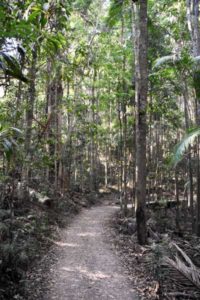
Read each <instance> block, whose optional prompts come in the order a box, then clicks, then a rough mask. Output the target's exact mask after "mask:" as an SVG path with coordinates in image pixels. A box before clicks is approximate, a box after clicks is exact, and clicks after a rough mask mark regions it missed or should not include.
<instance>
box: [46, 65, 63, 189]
mask: <svg viewBox="0 0 200 300" xmlns="http://www.w3.org/2000/svg"><path fill="white" fill-rule="evenodd" d="M48 68H49V71H52V70H51V69H52V68H51V63H49V66H48ZM52 77H53V79H52V81H50V82H49V85H48V88H47V114H48V118H50V123H49V127H48V132H47V136H48V139H49V141H50V142H49V145H48V147H47V149H48V153H49V155H50V158H51V159H52V163H51V166H50V167H49V170H48V173H47V174H48V180H49V182H50V183H51V184H54V187H55V188H59V189H61V175H62V174H61V171H62V165H61V152H62V148H61V147H62V145H61V113H60V104H61V100H62V97H63V87H62V76H61V68H60V67H58V68H57V71H56V74H55V75H53V74H52Z"/></svg>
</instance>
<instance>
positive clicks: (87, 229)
mask: <svg viewBox="0 0 200 300" xmlns="http://www.w3.org/2000/svg"><path fill="white" fill-rule="evenodd" d="M116 209H117V208H116V207H115V206H110V205H101V206H96V207H93V208H91V209H85V210H84V211H83V212H82V213H81V214H80V215H79V216H77V217H76V218H75V219H74V220H73V222H72V223H71V225H70V226H69V227H68V228H66V229H64V230H63V232H62V239H61V241H60V242H59V247H57V248H56V256H57V262H56V263H55V264H54V265H53V266H52V267H51V270H50V272H49V274H48V276H47V280H46V282H48V284H47V286H46V288H45V290H46V291H47V292H46V293H45V295H44V296H43V298H42V299H44V300H55V299H56V300H79V299H87V300H97V299H98V300H109V299H114V300H138V299H139V298H138V296H137V293H136V292H135V291H134V290H133V287H132V286H131V284H130V282H129V279H128V277H127V275H126V272H125V270H124V268H123V267H122V265H121V264H120V261H119V257H117V256H116V254H115V253H114V252H113V251H112V249H111V248H112V246H111V245H110V244H109V242H108V241H107V242H106V238H105V236H106V230H105V226H104V224H105V223H106V222H107V220H109V219H110V217H111V216H112V215H113V214H114V212H115V211H116Z"/></svg>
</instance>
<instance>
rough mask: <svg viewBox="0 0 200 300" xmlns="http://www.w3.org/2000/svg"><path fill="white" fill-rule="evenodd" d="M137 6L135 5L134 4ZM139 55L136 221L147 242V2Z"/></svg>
mask: <svg viewBox="0 0 200 300" xmlns="http://www.w3.org/2000/svg"><path fill="white" fill-rule="evenodd" d="M136 5H137V4H136ZM138 29H139V35H137V36H138V38H139V53H136V54H135V56H136V69H138V72H136V109H137V112H136V220H137V236H138V242H139V243H140V244H141V245H142V244H145V243H146V242H147V230H146V107H147V91H148V73H147V72H148V69H147V0H141V1H140V4H139V28H138Z"/></svg>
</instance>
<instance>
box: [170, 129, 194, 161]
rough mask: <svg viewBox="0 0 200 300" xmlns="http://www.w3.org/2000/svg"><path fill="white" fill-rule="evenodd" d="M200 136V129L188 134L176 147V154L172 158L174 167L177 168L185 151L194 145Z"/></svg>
mask: <svg viewBox="0 0 200 300" xmlns="http://www.w3.org/2000/svg"><path fill="white" fill-rule="evenodd" d="M199 135H200V128H196V129H193V130H192V131H191V132H190V133H189V134H187V135H186V136H185V137H184V138H183V139H182V141H181V142H180V143H179V144H178V145H177V146H176V148H175V152H174V155H173V158H172V165H174V166H176V165H177V164H178V163H179V162H180V161H181V160H182V159H183V155H184V153H185V151H187V150H188V148H189V146H190V145H191V144H193V143H194V141H195V139H196V138H197V137H198V136H199Z"/></svg>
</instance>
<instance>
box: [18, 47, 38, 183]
mask: <svg viewBox="0 0 200 300" xmlns="http://www.w3.org/2000/svg"><path fill="white" fill-rule="evenodd" d="M36 64H37V47H36V46H34V48H33V50H32V61H31V66H30V72H29V78H30V84H29V90H28V99H27V109H26V132H25V149H24V150H25V155H26V159H27V161H28V163H27V165H25V166H24V167H23V171H22V179H23V180H25V181H26V183H27V184H28V183H29V180H30V176H31V174H30V167H29V163H30V161H31V156H32V154H31V149H30V148H31V138H32V124H33V113H34V104H35V95H36V88H35V81H36V72H37V69H36Z"/></svg>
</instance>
